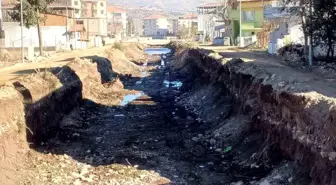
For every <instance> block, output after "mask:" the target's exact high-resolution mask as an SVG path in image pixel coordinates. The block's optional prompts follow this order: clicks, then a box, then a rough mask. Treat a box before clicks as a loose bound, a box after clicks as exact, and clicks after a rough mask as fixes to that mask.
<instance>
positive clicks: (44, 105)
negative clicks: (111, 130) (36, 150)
mask: <svg viewBox="0 0 336 185" xmlns="http://www.w3.org/2000/svg"><path fill="white" fill-rule="evenodd" d="M98 83H99V84H100V85H101V81H100V74H99V73H98V70H97V64H95V63H91V62H89V61H85V60H81V61H79V60H77V61H73V62H71V63H69V64H68V65H66V66H63V67H60V68H56V69H53V70H52V71H51V72H40V73H36V74H33V75H30V76H27V77H24V78H22V79H19V80H17V81H16V82H14V83H13V85H7V86H0V120H1V121H0V145H1V147H2V149H3V151H2V152H1V157H0V163H1V168H0V182H6V184H17V180H18V179H19V177H17V173H16V169H17V168H20V166H24V164H25V162H26V161H25V156H27V155H26V154H27V152H28V151H29V150H28V149H29V147H28V145H30V146H31V147H33V146H34V145H36V144H37V145H39V144H43V142H44V141H45V140H47V139H48V138H50V137H52V136H55V135H56V134H57V130H58V129H57V128H58V127H59V124H60V122H61V120H62V119H63V117H64V116H65V115H67V114H68V113H70V111H71V110H73V109H74V108H75V107H77V106H78V105H79V104H80V103H81V102H82V100H83V99H84V98H85V97H86V96H89V95H90V89H91V88H90V85H94V84H98ZM14 177H15V178H14Z"/></svg>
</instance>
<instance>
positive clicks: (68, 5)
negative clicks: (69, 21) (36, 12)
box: [48, 0, 82, 18]
mask: <svg viewBox="0 0 336 185" xmlns="http://www.w3.org/2000/svg"><path fill="white" fill-rule="evenodd" d="M48 8H49V9H50V10H51V11H52V12H53V13H55V14H60V15H65V16H69V17H72V18H79V17H80V16H81V14H82V3H81V0H57V1H54V2H53V3H51V4H50V5H49V6H48Z"/></svg>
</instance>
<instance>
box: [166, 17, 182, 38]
mask: <svg viewBox="0 0 336 185" xmlns="http://www.w3.org/2000/svg"><path fill="white" fill-rule="evenodd" d="M168 22H169V26H168V29H169V34H170V35H177V34H178V31H179V30H178V29H179V24H178V17H169V19H168Z"/></svg>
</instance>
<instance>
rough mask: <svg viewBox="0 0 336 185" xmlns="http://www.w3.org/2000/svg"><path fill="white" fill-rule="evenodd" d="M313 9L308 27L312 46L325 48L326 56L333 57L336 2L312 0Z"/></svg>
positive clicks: (335, 41)
mask: <svg viewBox="0 0 336 185" xmlns="http://www.w3.org/2000/svg"><path fill="white" fill-rule="evenodd" d="M312 8H313V9H314V11H313V12H312V13H311V16H310V18H309V19H310V24H309V26H307V28H308V29H309V31H310V33H311V35H312V40H313V42H314V46H320V47H325V48H327V53H326V58H327V59H332V58H334V57H335V46H336V24H335V20H336V2H335V0H313V2H312Z"/></svg>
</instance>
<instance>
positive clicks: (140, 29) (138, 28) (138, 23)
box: [132, 18, 144, 36]
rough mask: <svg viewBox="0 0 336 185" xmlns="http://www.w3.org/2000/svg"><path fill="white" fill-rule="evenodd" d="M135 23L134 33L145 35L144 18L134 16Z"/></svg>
mask: <svg viewBox="0 0 336 185" xmlns="http://www.w3.org/2000/svg"><path fill="white" fill-rule="evenodd" d="M132 20H133V23H134V34H135V35H136V36H142V35H144V25H143V20H142V19H141V18H133V19H132Z"/></svg>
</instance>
